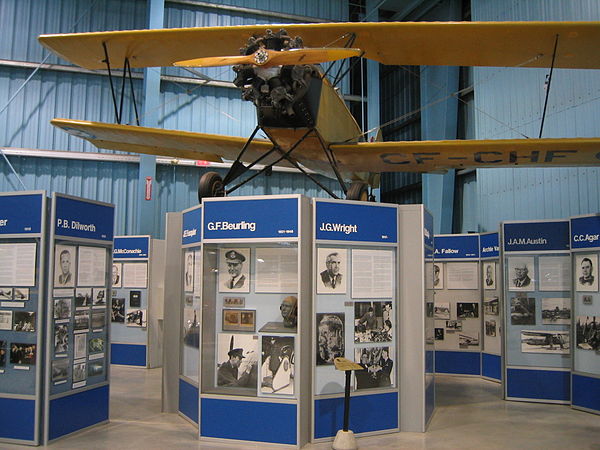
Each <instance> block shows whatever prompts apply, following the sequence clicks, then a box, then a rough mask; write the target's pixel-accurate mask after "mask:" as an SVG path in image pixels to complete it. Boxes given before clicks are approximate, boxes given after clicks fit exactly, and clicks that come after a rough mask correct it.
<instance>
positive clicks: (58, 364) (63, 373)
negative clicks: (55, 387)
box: [52, 358, 69, 383]
mask: <svg viewBox="0 0 600 450" xmlns="http://www.w3.org/2000/svg"><path fill="white" fill-rule="evenodd" d="M68 377H69V358H60V359H55V360H53V361H52V382H53V383H56V382H57V381H64V380H66V379H67V378H68Z"/></svg>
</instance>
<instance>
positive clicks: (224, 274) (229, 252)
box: [192, 248, 250, 292]
mask: <svg viewBox="0 0 600 450" xmlns="http://www.w3.org/2000/svg"><path fill="white" fill-rule="evenodd" d="M219 256H220V259H219V261H220V263H219V292H250V249H249V248H238V249H235V250H234V249H230V248H222V249H221V251H220V255H219ZM192 286H193V285H192Z"/></svg>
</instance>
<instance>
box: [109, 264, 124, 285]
mask: <svg viewBox="0 0 600 450" xmlns="http://www.w3.org/2000/svg"><path fill="white" fill-rule="evenodd" d="M122 271H123V264H121V263H113V265H112V287H113V288H120V287H121V286H122V285H123V275H122Z"/></svg>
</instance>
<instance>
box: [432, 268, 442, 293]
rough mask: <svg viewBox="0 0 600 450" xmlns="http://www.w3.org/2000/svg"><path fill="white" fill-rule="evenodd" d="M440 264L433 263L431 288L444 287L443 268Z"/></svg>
mask: <svg viewBox="0 0 600 450" xmlns="http://www.w3.org/2000/svg"><path fill="white" fill-rule="evenodd" d="M443 267H444V266H442V265H441V264H434V265H433V288H434V289H444V270H443Z"/></svg>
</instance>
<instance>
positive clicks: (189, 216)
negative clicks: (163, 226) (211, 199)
mask: <svg viewBox="0 0 600 450" xmlns="http://www.w3.org/2000/svg"><path fill="white" fill-rule="evenodd" d="M182 228H183V229H182V231H181V244H182V245H189V244H198V243H200V242H201V241H202V207H201V206H197V207H195V208H193V209H190V210H188V211H184V212H183V226H182Z"/></svg>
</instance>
